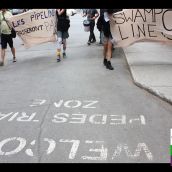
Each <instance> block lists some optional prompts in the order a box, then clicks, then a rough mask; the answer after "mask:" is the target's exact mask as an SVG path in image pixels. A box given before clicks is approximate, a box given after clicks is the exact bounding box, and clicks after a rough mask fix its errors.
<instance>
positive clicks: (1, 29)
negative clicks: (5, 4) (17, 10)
mask: <svg viewBox="0 0 172 172" xmlns="http://www.w3.org/2000/svg"><path fill="white" fill-rule="evenodd" d="M10 17H12V13H11V12H10V11H8V10H7V9H1V12H0V35H1V62H0V66H4V64H5V49H7V43H8V45H9V46H10V48H11V52H12V55H13V62H16V55H15V48H14V46H13V38H12V36H11V28H10V27H9V25H8V23H7V19H8V18H10Z"/></svg>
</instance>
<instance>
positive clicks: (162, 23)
mask: <svg viewBox="0 0 172 172" xmlns="http://www.w3.org/2000/svg"><path fill="white" fill-rule="evenodd" d="M110 27H111V33H112V36H113V38H114V40H115V41H116V43H117V44H116V47H126V46H129V45H131V44H133V43H135V42H139V41H160V42H164V43H172V9H124V10H123V11H121V12H117V13H114V14H113V15H112V17H111V18H110Z"/></svg>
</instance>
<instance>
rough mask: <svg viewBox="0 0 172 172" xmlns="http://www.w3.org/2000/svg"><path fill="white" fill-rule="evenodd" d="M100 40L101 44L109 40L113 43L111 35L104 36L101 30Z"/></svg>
mask: <svg viewBox="0 0 172 172" xmlns="http://www.w3.org/2000/svg"><path fill="white" fill-rule="evenodd" d="M100 37H101V41H102V43H103V44H107V43H108V42H109V41H110V42H111V43H113V38H112V37H111V36H109V37H106V36H105V35H104V33H103V32H101V36H100Z"/></svg>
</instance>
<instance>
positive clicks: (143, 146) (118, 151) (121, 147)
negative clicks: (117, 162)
mask: <svg viewBox="0 0 172 172" xmlns="http://www.w3.org/2000/svg"><path fill="white" fill-rule="evenodd" d="M142 149H143V151H144V152H145V154H146V157H147V158H148V160H153V155H152V153H151V152H150V150H149V149H148V147H147V145H146V144H145V143H138V145H137V148H136V150H135V153H134V154H132V153H131V151H130V150H129V148H128V145H127V144H118V145H117V149H116V150H115V151H114V154H113V156H112V159H114V158H116V157H118V156H120V154H121V152H122V150H124V151H125V153H126V155H127V157H129V158H132V159H136V158H137V157H139V156H140V152H141V151H142Z"/></svg>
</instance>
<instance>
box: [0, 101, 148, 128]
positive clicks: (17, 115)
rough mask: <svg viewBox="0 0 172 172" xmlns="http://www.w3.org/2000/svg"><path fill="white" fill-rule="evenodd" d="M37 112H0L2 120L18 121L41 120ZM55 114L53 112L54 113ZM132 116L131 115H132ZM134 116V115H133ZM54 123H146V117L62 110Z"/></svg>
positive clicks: (75, 104)
mask: <svg viewBox="0 0 172 172" xmlns="http://www.w3.org/2000/svg"><path fill="white" fill-rule="evenodd" d="M46 102H47V100H45V99H34V100H33V102H32V103H31V104H30V105H29V106H30V107H32V108H35V107H39V106H43V105H45V104H46ZM98 103H99V101H98V100H82V101H81V100H73V99H72V100H63V99H61V100H59V101H56V102H53V103H52V105H53V106H54V107H55V108H71V109H75V108H83V109H96V105H97V104H98ZM36 115H37V113H36V112H33V113H31V114H29V113H26V112H8V113H2V112H0V121H1V120H7V121H8V122H12V121H18V122H39V120H38V119H35V118H36ZM52 115H53V114H52ZM130 116H131V115H130ZM133 116H134V117H133ZM51 121H52V123H56V124H63V123H69V124H88V123H89V124H93V125H105V124H107V125H127V124H130V125H138V124H139V125H146V119H145V116H144V115H132V117H130V118H128V117H127V115H125V114H123V115H119V114H101V113H93V114H86V113H81V112H78V113H76V112H75V113H72V114H70V113H65V112H60V113H56V114H54V115H53V119H52V120H51Z"/></svg>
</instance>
